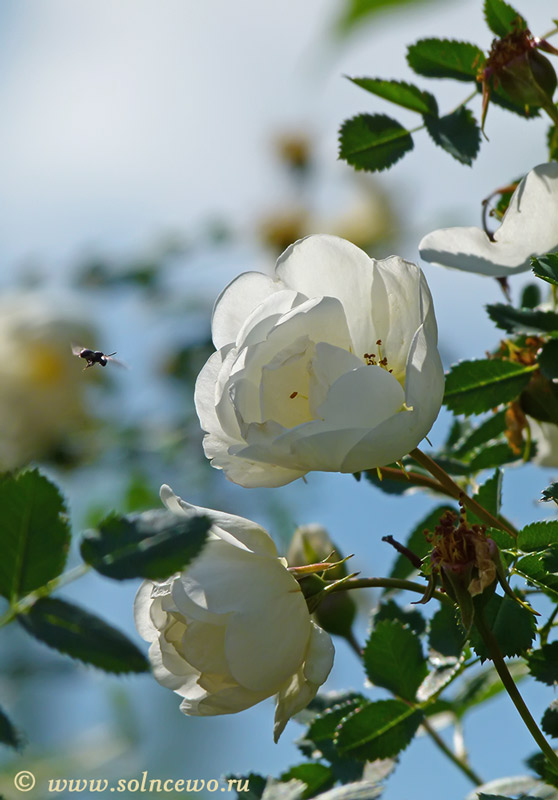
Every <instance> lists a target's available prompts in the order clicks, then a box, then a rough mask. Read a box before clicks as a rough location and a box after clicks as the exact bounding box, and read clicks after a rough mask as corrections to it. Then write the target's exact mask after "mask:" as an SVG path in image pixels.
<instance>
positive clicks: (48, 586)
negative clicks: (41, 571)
mask: <svg viewBox="0 0 558 800" xmlns="http://www.w3.org/2000/svg"><path fill="white" fill-rule="evenodd" d="M90 569H91V567H90V566H89V564H79V565H78V566H77V567H74V568H73V569H69V570H68V571H67V572H64V573H63V574H62V575H59V576H58V577H57V578H53V579H52V580H51V581H49V582H48V583H45V585H44V586H40V587H39V588H38V589H35V591H34V592H31V593H30V594H27V595H25V597H22V598H21V600H18V601H17V602H15V603H12V605H10V607H9V608H8V610H7V611H6V613H5V614H3V615H2V616H1V617H0V628H3V627H4V625H8V623H10V622H12V620H14V619H15V618H16V617H17V616H18V615H19V614H27V612H28V611H29V610H30V609H31V608H32V606H33V604H34V603H35V602H36V601H37V600H39V599H40V598H41V597H48V596H49V595H51V594H52V593H53V592H54V591H56V589H59V588H60V587H61V586H67V585H68V584H69V583H73V581H76V580H77V579H78V578H81V577H82V576H83V575H85V574H86V573H87V572H89V570H90Z"/></svg>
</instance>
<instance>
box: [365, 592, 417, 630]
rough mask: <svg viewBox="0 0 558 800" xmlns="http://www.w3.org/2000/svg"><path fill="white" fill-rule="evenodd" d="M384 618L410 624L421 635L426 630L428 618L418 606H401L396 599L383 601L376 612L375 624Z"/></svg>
mask: <svg viewBox="0 0 558 800" xmlns="http://www.w3.org/2000/svg"><path fill="white" fill-rule="evenodd" d="M384 620H390V621H392V622H393V621H397V622H400V623H401V624H402V625H406V626H408V627H409V628H410V629H411V630H413V631H414V632H415V633H417V634H418V635H419V636H420V635H421V634H423V633H424V632H425V630H426V620H425V619H424V617H423V616H422V614H421V613H420V611H419V610H418V608H416V607H414V608H412V609H408V608H401V607H400V606H398V605H397V603H396V602H395V600H387V601H384V602H382V603H381V604H380V605H379V606H378V608H377V609H376V611H375V612H374V622H373V624H374V625H375V626H376V625H377V624H378V623H379V622H383V621H384Z"/></svg>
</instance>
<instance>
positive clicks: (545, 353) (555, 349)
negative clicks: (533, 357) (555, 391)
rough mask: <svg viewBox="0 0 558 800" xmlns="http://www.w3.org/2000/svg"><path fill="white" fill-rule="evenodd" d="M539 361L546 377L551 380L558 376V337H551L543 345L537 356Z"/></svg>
mask: <svg viewBox="0 0 558 800" xmlns="http://www.w3.org/2000/svg"><path fill="white" fill-rule="evenodd" d="M537 362H538V364H539V367H540V368H541V372H542V374H543V375H544V376H545V378H548V379H549V380H554V378H558V339H550V341H548V342H547V343H546V344H545V345H543V348H542V350H541V352H540V353H539V355H538V356H537Z"/></svg>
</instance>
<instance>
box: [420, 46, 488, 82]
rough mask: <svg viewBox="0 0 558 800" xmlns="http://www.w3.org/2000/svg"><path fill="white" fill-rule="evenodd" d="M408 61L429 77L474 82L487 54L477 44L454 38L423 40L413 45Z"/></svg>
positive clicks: (421, 73)
mask: <svg viewBox="0 0 558 800" xmlns="http://www.w3.org/2000/svg"><path fill="white" fill-rule="evenodd" d="M407 62H408V64H409V66H410V67H411V69H412V70H414V71H415V72H416V73H417V74H418V75H424V76H425V77H426V78H453V79H454V80H456V81H474V82H476V79H477V72H478V70H479V67H481V66H482V64H483V63H484V53H483V52H482V50H481V49H480V47H477V46H476V45H475V44H470V43H469V42H456V41H453V40H451V39H420V40H419V41H418V42H415V44H412V45H410V46H409V48H408V50H407Z"/></svg>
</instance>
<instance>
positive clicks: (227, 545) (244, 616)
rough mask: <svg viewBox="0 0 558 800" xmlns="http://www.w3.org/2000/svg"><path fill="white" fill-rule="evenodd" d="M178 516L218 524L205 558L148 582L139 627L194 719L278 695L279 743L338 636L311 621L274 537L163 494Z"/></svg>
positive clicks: (141, 594) (163, 679) (140, 598)
mask: <svg viewBox="0 0 558 800" xmlns="http://www.w3.org/2000/svg"><path fill="white" fill-rule="evenodd" d="M161 499H162V500H163V503H164V504H165V505H166V507H167V508H168V509H169V510H170V511H172V512H173V513H175V514H178V515H181V516H185V515H186V516H189V515H191V514H195V513H197V514H205V515H206V516H208V517H210V518H211V520H212V522H213V524H212V526H211V529H210V533H209V539H208V542H207V544H206V545H205V547H204V549H203V551H202V553H201V555H199V556H198V557H197V558H196V559H194V561H193V562H192V563H191V564H190V565H189V566H188V568H187V569H186V570H185V571H184V572H182V573H179V574H176V575H174V576H172V577H171V578H169V580H167V581H166V582H164V583H162V584H160V583H153V582H152V581H145V582H144V583H143V584H142V586H141V587H140V589H139V591H138V594H137V596H136V601H135V608H134V612H135V620H136V627H137V629H138V631H139V633H140V635H141V636H143V638H144V639H146V640H147V641H149V642H151V647H150V649H149V658H150V661H151V664H152V666H153V673H154V675H155V678H156V679H157V680H158V681H159V683H161V684H162V685H163V686H166V687H167V688H169V689H173V690H174V691H175V692H176V693H177V694H178V695H180V696H181V697H183V698H184V699H183V701H182V704H181V706H180V708H181V710H182V711H183V712H184V713H185V714H191V715H194V716H209V715H214V714H234V713H236V712H237V711H242V710H244V709H245V708H249V707H250V706H253V705H254V704H255V703H259V702H260V701H261V700H264V699H265V698H266V697H270V696H271V695H274V694H276V695H277V708H276V713H275V728H274V737H275V741H277V739H278V738H279V736H280V735H281V733H282V731H283V729H284V727H285V725H286V724H287V722H288V720H289V719H290V717H291V716H292V715H293V714H296V713H297V712H298V711H300V710H301V709H303V708H304V707H305V706H306V705H308V703H309V702H310V700H312V698H313V697H314V696H315V694H316V692H317V691H318V688H319V687H320V686H321V684H322V683H323V682H324V681H325V679H326V678H327V676H328V675H329V672H330V670H331V667H332V665H333V654H334V648H333V644H332V642H331V639H330V637H329V636H328V634H327V633H325V631H323V630H321V628H319V627H318V626H317V625H315V624H314V623H313V622H312V621H311V620H310V614H309V612H308V607H307V605H306V601H305V599H304V596H303V594H302V592H301V590H300V586H299V584H298V583H297V581H296V580H295V579H294V577H293V576H292V575H291V573H290V572H289V571H288V569H287V562H286V561H285V559H283V558H279V557H278V555H277V549H276V547H275V545H274V543H273V540H272V539H271V537H270V536H269V534H268V533H267V532H266V531H265V530H264V529H263V528H261V527H260V526H259V525H257V524H256V523H255V522H251V521H250V520H248V519H243V518H242V517H236V516H233V515H232V514H224V513H221V512H219V511H212V510H211V509H206V508H199V507H197V506H192V505H190V504H189V503H186V502H184V500H182V499H181V498H180V497H177V496H176V495H175V494H174V493H173V491H172V489H171V488H170V487H169V486H162V487H161Z"/></svg>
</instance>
